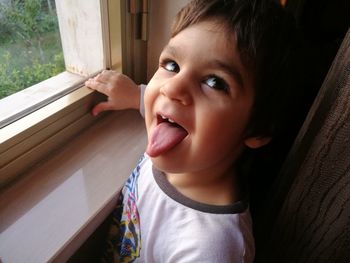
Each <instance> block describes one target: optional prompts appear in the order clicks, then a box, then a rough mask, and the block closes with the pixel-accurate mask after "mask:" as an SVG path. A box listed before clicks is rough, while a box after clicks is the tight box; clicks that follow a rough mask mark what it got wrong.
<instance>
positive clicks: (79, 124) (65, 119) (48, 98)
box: [0, 0, 126, 187]
mask: <svg viewBox="0 0 350 263" xmlns="http://www.w3.org/2000/svg"><path fill="white" fill-rule="evenodd" d="M2 2H11V1H2ZM22 2H23V1H22ZM56 8H57V16H58V23H59V29H60V35H61V38H62V48H63V54H64V61H65V69H66V71H64V72H62V73H59V74H58V75H56V76H54V77H51V78H49V79H47V80H44V81H42V82H40V83H38V84H35V85H33V86H31V87H29V88H26V89H24V90H22V91H19V92H17V93H15V94H13V95H10V96H8V97H6V98H4V99H2V100H0V127H1V130H0V187H1V186H3V185H5V184H7V183H8V182H9V181H11V180H12V179H13V178H14V176H16V175H18V174H20V173H22V172H24V171H26V169H28V167H30V166H31V165H33V164H34V163H36V162H37V161H38V160H40V159H42V158H43V157H44V156H46V155H47V153H48V152H50V151H52V150H53V149H55V148H57V147H58V146H59V145H60V144H62V143H63V142H65V141H66V140H67V139H68V138H70V137H71V136H73V135H74V134H76V133H77V132H79V131H80V130H82V129H83V128H84V127H86V126H87V125H89V124H90V123H91V122H93V121H94V120H95V119H94V118H92V117H91V116H90V113H89V111H90V106H91V104H92V103H94V101H96V100H97V99H100V98H98V95H97V94H95V93H93V92H92V91H91V90H89V89H87V88H85V87H82V86H83V83H84V82H85V80H86V78H88V77H89V76H92V75H93V74H96V73H97V72H99V71H101V70H103V69H105V68H107V67H111V68H113V69H116V70H121V68H122V63H121V58H122V50H121V47H122V45H121V42H122V31H121V24H122V21H121V18H122V15H121V14H122V11H121V10H126V2H125V1H123V0H120V1H113V0H76V1H70V0H59V1H56Z"/></svg>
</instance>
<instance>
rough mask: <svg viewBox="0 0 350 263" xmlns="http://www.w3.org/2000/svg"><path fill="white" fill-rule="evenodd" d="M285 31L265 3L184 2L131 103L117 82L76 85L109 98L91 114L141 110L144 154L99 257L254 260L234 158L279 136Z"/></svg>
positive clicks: (130, 91) (130, 90)
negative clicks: (103, 254)
mask: <svg viewBox="0 0 350 263" xmlns="http://www.w3.org/2000/svg"><path fill="white" fill-rule="evenodd" d="M290 24H291V20H290V19H289V17H287V16H286V15H285V14H284V13H283V11H282V10H281V9H280V8H279V6H277V5H275V4H273V3H270V2H268V1H250V0H242V1H229V0H227V1H223V0H194V1H192V2H191V3H189V4H188V5H187V6H186V7H184V8H183V9H182V10H181V11H180V12H179V14H178V15H177V17H176V20H175V24H174V26H173V28H172V36H171V39H170V41H169V43H168V44H167V45H166V47H165V48H164V50H163V51H162V53H161V55H160V59H159V68H158V70H157V72H156V73H155V74H154V76H153V78H152V79H151V81H150V82H149V83H148V85H147V88H146V90H145V94H144V100H143V95H141V103H139V100H140V91H139V89H138V87H137V86H136V85H135V84H134V83H133V82H132V81H131V80H130V79H128V78H127V77H126V76H124V75H119V74H116V73H114V72H112V71H104V72H103V73H102V74H100V75H99V76H97V77H96V78H94V79H90V80H89V81H87V82H86V85H87V86H89V87H91V88H93V89H96V90H98V91H100V92H102V93H105V94H107V95H108V97H109V101H108V102H104V103H101V104H99V105H97V106H96V107H95V108H94V109H93V114H95V115H96V114H98V113H99V112H100V111H103V110H110V109H123V108H139V105H140V104H141V107H142V105H143V103H144V107H145V123H146V128H147V134H148V146H147V149H146V154H145V155H144V156H143V158H142V159H141V161H140V162H139V164H138V165H137V167H136V168H135V170H134V172H133V173H132V174H131V176H130V177H129V179H128V181H127V182H126V184H125V186H124V188H123V189H122V192H121V195H120V199H119V202H118V207H117V209H116V210H115V212H114V226H113V227H114V228H113V229H112V231H111V235H110V237H109V250H108V251H107V253H106V258H105V260H106V261H117V262H118V260H119V261H120V262H252V261H253V258H254V239H253V235H252V226H251V218H250V213H249V209H248V204H247V197H248V193H247V186H246V185H245V180H244V179H245V178H244V177H243V176H242V174H239V167H238V165H239V163H238V158H239V157H241V156H242V153H243V152H244V151H245V150H246V149H247V148H252V149H255V148H259V147H262V146H264V145H265V144H267V143H268V142H269V141H270V139H271V137H272V136H273V135H274V133H275V132H278V130H279V124H280V119H279V114H280V113H279V112H280V111H281V110H283V109H284V108H283V106H285V105H286V102H287V98H285V97H284V94H286V92H285V90H284V89H281V86H279V85H280V83H279V80H280V79H281V76H280V73H281V71H282V69H283V65H284V64H283V62H284V60H285V59H286V57H285V54H286V50H287V49H288V45H289V44H288V43H290V39H289V37H291V36H292V34H291V31H290V30H289V29H290V28H289V26H290Z"/></svg>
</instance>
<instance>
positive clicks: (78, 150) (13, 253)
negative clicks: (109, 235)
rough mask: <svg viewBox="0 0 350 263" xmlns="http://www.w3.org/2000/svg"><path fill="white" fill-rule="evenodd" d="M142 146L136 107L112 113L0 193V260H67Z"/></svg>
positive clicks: (108, 205) (108, 206)
mask: <svg viewBox="0 0 350 263" xmlns="http://www.w3.org/2000/svg"><path fill="white" fill-rule="evenodd" d="M145 145H146V132H145V128H144V120H143V119H142V117H141V116H140V114H139V113H138V112H136V111H120V112H114V113H111V114H109V115H107V116H106V117H104V118H102V119H101V120H99V121H97V122H96V123H95V124H94V125H92V126H91V127H90V128H88V129H87V130H86V131H84V132H82V133H81V134H79V136H77V137H75V138H74V139H72V140H71V141H68V142H67V144H66V145H64V146H63V147H62V148H61V149H59V150H58V151H56V152H54V153H52V155H51V156H49V157H48V158H47V159H46V160H44V161H42V162H41V164H40V165H37V167H35V168H34V169H32V170H31V171H30V172H28V173H27V174H26V175H23V176H22V178H20V179H18V180H17V182H16V183H14V184H13V185H11V186H10V187H7V188H6V189H4V190H2V192H1V193H0V262H2V263H8V262H11V263H12V262H28V263H30V262H48V261H50V262H65V261H66V260H67V259H68V258H69V257H70V256H71V255H72V254H73V253H74V252H75V251H76V250H77V249H78V248H79V247H80V245H81V244H82V243H83V242H84V241H85V240H86V239H87V238H88V236H89V235H91V233H92V232H93V231H94V230H95V229H96V228H97V227H98V226H99V225H100V224H101V223H102V222H103V220H104V219H105V218H106V217H107V215H108V214H109V213H110V212H111V211H112V209H113V206H114V204H115V201H116V196H117V193H118V190H119V189H120V187H121V186H122V184H123V182H124V181H125V179H126V178H127V176H128V175H129V174H130V172H131V171H132V169H133V168H134V167H135V164H136V163H137V160H138V159H139V158H140V157H141V155H142V153H143V151H144V149H145Z"/></svg>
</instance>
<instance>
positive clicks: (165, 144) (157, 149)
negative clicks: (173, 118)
mask: <svg viewBox="0 0 350 263" xmlns="http://www.w3.org/2000/svg"><path fill="white" fill-rule="evenodd" d="M187 134H188V133H187V131H186V130H185V129H184V128H182V127H181V126H179V125H177V124H173V123H169V122H161V123H159V124H158V125H157V126H156V127H155V128H154V130H153V131H152V133H151V135H150V138H149V142H148V146H147V150H146V153H147V154H148V155H149V156H151V157H157V156H159V155H161V154H163V153H165V152H167V151H169V150H170V149H172V148H174V147H175V146H176V145H178V144H179V143H180V142H181V141H182V140H183V139H184V138H185V137H186V136H187Z"/></svg>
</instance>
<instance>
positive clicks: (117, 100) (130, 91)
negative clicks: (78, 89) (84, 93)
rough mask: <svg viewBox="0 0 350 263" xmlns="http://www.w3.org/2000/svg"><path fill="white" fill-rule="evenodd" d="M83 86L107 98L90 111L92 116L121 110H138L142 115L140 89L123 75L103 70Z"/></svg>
mask: <svg viewBox="0 0 350 263" xmlns="http://www.w3.org/2000/svg"><path fill="white" fill-rule="evenodd" d="M85 85H86V86H87V87H89V88H91V89H94V90H97V91H98V92H101V93H103V94H105V95H106V96H107V97H108V100H107V101H104V102H100V103H99V104H97V105H96V106H95V107H94V108H93V109H92V114H93V115H94V116H96V115H98V114H99V113H100V112H103V111H107V110H122V109H137V110H139V109H140V111H141V113H142V108H143V103H140V99H141V98H142V97H141V94H140V93H141V92H140V87H139V86H138V85H136V83H135V82H134V81H132V80H131V79H130V78H129V77H127V76H126V75H124V74H120V73H117V72H115V71H112V70H104V71H103V72H101V73H100V74H98V75H97V76H96V77H94V78H91V79H89V80H87V81H86V82H85ZM140 106H141V107H140Z"/></svg>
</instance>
